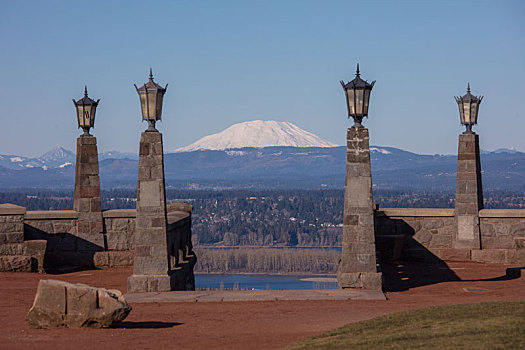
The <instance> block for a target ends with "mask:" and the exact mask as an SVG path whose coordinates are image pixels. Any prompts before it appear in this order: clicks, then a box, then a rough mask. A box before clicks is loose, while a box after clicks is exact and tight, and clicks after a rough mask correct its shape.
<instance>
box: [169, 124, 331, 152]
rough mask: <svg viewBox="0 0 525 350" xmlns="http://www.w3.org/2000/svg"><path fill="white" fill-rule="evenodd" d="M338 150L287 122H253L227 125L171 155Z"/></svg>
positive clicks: (329, 143)
mask: <svg viewBox="0 0 525 350" xmlns="http://www.w3.org/2000/svg"><path fill="white" fill-rule="evenodd" d="M283 146H284V147H286V146H289V147H337V145H336V144H334V143H331V142H328V141H325V140H323V139H322V138H320V137H319V136H317V135H314V134H312V133H310V132H308V131H305V130H303V129H301V128H299V127H298V126H296V125H294V124H292V123H288V122H277V121H273V120H269V121H264V120H254V121H249V122H244V123H238V124H234V125H232V126H230V127H229V128H227V129H226V130H224V131H221V132H219V133H217V134H213V135H208V136H205V137H203V138H201V139H200V140H198V141H196V142H194V143H192V144H191V145H189V146H186V147H181V148H178V149H176V150H175V151H174V152H192V151H198V150H225V149H233V148H245V147H255V148H263V147H283Z"/></svg>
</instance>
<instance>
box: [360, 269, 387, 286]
mask: <svg viewBox="0 0 525 350" xmlns="http://www.w3.org/2000/svg"><path fill="white" fill-rule="evenodd" d="M360 278H361V288H363V289H369V290H381V289H382V287H383V275H382V274H381V273H380V272H363V273H361V276H360Z"/></svg>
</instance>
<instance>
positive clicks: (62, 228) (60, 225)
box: [53, 220, 72, 233]
mask: <svg viewBox="0 0 525 350" xmlns="http://www.w3.org/2000/svg"><path fill="white" fill-rule="evenodd" d="M71 226H72V225H71V221H69V220H60V221H54V222H53V232H54V233H67V232H69V231H70V230H71Z"/></svg>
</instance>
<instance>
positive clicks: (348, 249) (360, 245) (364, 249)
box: [342, 242, 376, 254]
mask: <svg viewBox="0 0 525 350" xmlns="http://www.w3.org/2000/svg"><path fill="white" fill-rule="evenodd" d="M342 250H343V251H344V252H345V253H348V254H375V251H376V245H375V244H374V243H371V242H345V243H344V246H343V248H342Z"/></svg>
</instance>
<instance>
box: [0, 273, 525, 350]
mask: <svg viewBox="0 0 525 350" xmlns="http://www.w3.org/2000/svg"><path fill="white" fill-rule="evenodd" d="M507 267H509V266H505V265H494V264H480V263H449V264H444V263H442V264H408V265H385V266H383V267H382V268H383V273H384V276H385V277H386V283H385V286H386V289H387V292H386V296H387V299H388V300H387V301H267V302H266V301H265V302H206V303H205V302H193V303H133V304H131V305H132V307H133V310H132V311H131V313H130V315H129V316H128V318H127V319H126V320H125V321H124V322H123V323H122V324H121V326H120V328H117V329H87V328H84V329H67V328H60V329H47V330H38V329H32V328H30V327H29V326H28V324H27V323H26V321H25V320H24V317H25V315H26V313H27V311H28V310H29V308H30V307H31V305H32V303H33V298H34V295H35V293H36V288H37V285H38V281H39V280H40V279H60V280H65V281H68V282H74V283H86V284H89V285H92V286H96V287H105V288H116V289H120V290H121V291H124V292H125V290H126V279H127V277H128V276H129V275H130V274H131V268H112V269H102V270H85V271H79V272H73V273H67V274H56V275H51V274H48V275H42V274H31V273H0V349H56V350H59V349H74V348H79V349H80V348H82V349H99V350H100V349H117V348H118V349H172V348H184V349H210V348H215V349H217V348H218V349H223V348H228V349H232V348H233V349H236V348H238V349H275V348H282V347H284V346H286V345H288V344H291V343H293V342H295V341H297V340H299V339H302V338H305V337H308V336H311V335H314V334H318V333H322V332H325V331H328V330H331V329H334V328H337V327H340V326H343V325H345V324H347V323H350V322H356V321H361V320H365V319H370V318H373V317H376V316H380V315H384V314H388V313H392V312H396V311H401V310H408V309H415V308H422V307H427V306H433V305H444V304H461V303H475V302H482V301H502V300H525V277H523V276H522V277H521V278H516V279H508V278H506V277H505V269H506V268H507ZM523 273H524V274H525V271H523Z"/></svg>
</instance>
